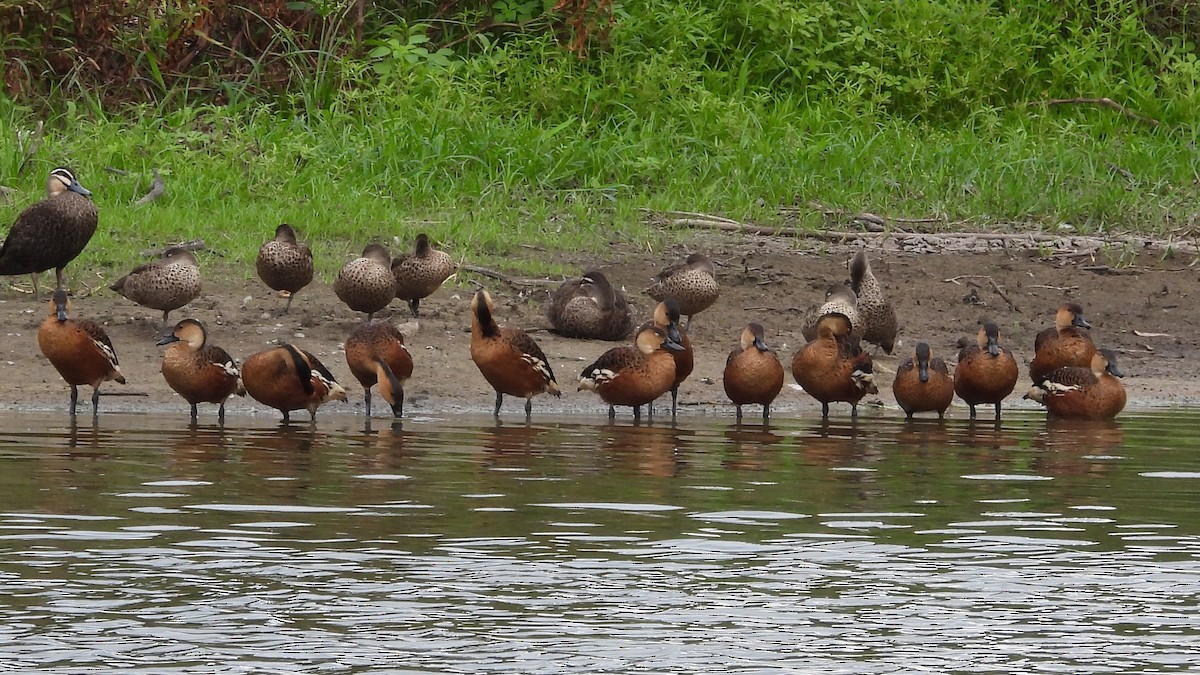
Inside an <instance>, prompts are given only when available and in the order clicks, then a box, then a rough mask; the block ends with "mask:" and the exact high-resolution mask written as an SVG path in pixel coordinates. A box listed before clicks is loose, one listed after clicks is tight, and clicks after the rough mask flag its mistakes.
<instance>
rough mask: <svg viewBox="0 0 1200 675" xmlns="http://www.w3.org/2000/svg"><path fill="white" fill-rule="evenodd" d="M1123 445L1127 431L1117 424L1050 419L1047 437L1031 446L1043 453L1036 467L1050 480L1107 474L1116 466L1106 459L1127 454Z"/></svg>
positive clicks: (1036, 458) (1112, 422)
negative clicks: (1062, 477)
mask: <svg viewBox="0 0 1200 675" xmlns="http://www.w3.org/2000/svg"><path fill="white" fill-rule="evenodd" d="M1124 444H1125V431H1124V430H1123V429H1122V428H1121V424H1120V423H1119V422H1116V421H1114V420H1072V419H1056V418H1049V419H1047V420H1046V432H1045V434H1043V435H1038V436H1034V438H1033V442H1032V443H1031V446H1032V447H1033V448H1035V449H1038V450H1042V452H1041V453H1039V454H1038V455H1037V456H1036V457H1035V459H1034V462H1033V466H1034V467H1035V469H1036V470H1037V471H1038V472H1039V473H1043V474H1046V475H1050V476H1090V475H1099V474H1107V473H1109V472H1110V471H1112V470H1113V469H1114V468H1115V465H1116V463H1115V462H1114V461H1113V460H1112V459H1107V457H1111V456H1113V455H1121V454H1124Z"/></svg>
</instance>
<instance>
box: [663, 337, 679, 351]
mask: <svg viewBox="0 0 1200 675" xmlns="http://www.w3.org/2000/svg"><path fill="white" fill-rule="evenodd" d="M662 346H663V349H669V350H671V351H673V352H681V351H683V345H681V344H679V343H678V342H676V341H675V340H673V339H672V338H671V336H670V335H668V336H667V339H666V340H663V343H662Z"/></svg>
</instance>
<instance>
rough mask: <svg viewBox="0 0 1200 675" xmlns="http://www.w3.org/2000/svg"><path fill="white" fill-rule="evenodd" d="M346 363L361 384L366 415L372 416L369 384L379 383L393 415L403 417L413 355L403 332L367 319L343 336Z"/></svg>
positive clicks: (381, 322)
mask: <svg viewBox="0 0 1200 675" xmlns="http://www.w3.org/2000/svg"><path fill="white" fill-rule="evenodd" d="M346 364H347V365H349V366H350V372H351V373H352V374H353V375H354V377H355V378H357V379H358V382H359V384H361V385H362V386H363V391H364V396H365V399H366V405H367V417H370V416H371V387H373V386H375V385H376V384H378V385H379V393H380V395H382V396H383V400H385V401H387V402H388V405H390V406H391V407H392V414H393V415H395V416H396V417H403V416H404V383H405V382H406V381H407V380H408V378H410V377H412V372H413V362H412V356H411V355H409V353H408V350H407V349H405V347H404V335H402V334H401V333H400V331H399V330H398V329H397V328H396V327H395V326H393V325H392V324H390V323H388V322H387V321H367V322H364V323H360V324H359V325H358V326H356V327H355V328H354V330H352V331H350V337H348V338H346Z"/></svg>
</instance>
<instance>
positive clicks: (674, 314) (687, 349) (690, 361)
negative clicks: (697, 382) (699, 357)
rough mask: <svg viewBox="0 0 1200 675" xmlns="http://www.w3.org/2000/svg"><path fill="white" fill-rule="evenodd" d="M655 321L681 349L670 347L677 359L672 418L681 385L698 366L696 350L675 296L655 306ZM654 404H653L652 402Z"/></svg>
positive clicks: (669, 350) (673, 356)
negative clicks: (683, 324)
mask: <svg viewBox="0 0 1200 675" xmlns="http://www.w3.org/2000/svg"><path fill="white" fill-rule="evenodd" d="M653 323H654V325H655V326H658V327H659V328H661V329H662V330H663V331H665V332H666V334H667V337H669V338H671V342H674V343H675V344H677V345H679V346H680V349H668V350H667V351H668V352H670V354H671V358H673V359H675V381H674V382H672V383H671V418H672V419H674V418H675V415H676V411H677V409H678V406H679V385H681V384H683V381H684V380H686V379H687V378H688V376H689V375H691V374H692V371H693V370H694V369H695V367H696V352H695V351H693V350H692V340H691V339H690V338H689V337H688V334H687V331H686V330H684V329H683V328H682V327H681V326H680V325H679V303H678V302H676V301H675V298H667V299H666V300H663V301H662V302H660V303H658V306H657V307H655V308H654V319H653ZM651 405H653V404H651Z"/></svg>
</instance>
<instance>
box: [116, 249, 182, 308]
mask: <svg viewBox="0 0 1200 675" xmlns="http://www.w3.org/2000/svg"><path fill="white" fill-rule="evenodd" d="M109 288H111V289H112V290H114V291H116V292H118V293H120V294H121V295H123V296H125V297H126V298H128V299H130V300H132V301H134V302H136V303H137V304H139V305H141V306H143V307H149V308H150V309H157V310H160V311H162V313H163V325H164V326H165V325H166V324H167V317H168V316H169V315H170V314H171V311H172V310H175V309H179V308H180V307H183V306H184V305H186V304H188V303H189V302H191V301H192V300H195V299H196V297H197V296H198V295H200V263H199V261H198V260H196V256H195V255H193V254H192V252H191V251H189V250H187V249H184V248H181V247H179V246H172V247H170V248H168V249H167V250H166V251H163V254H162V258H160V259H159V260H155V261H154V262H152V263H146V264H145V265H139V266H138V267H135V268H134V269H133V271H132V272H130V273H129V274H126V275H125V276H123V277H121V278H120V279H117V281H116V283H114V284H113V285H111V286H109Z"/></svg>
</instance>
